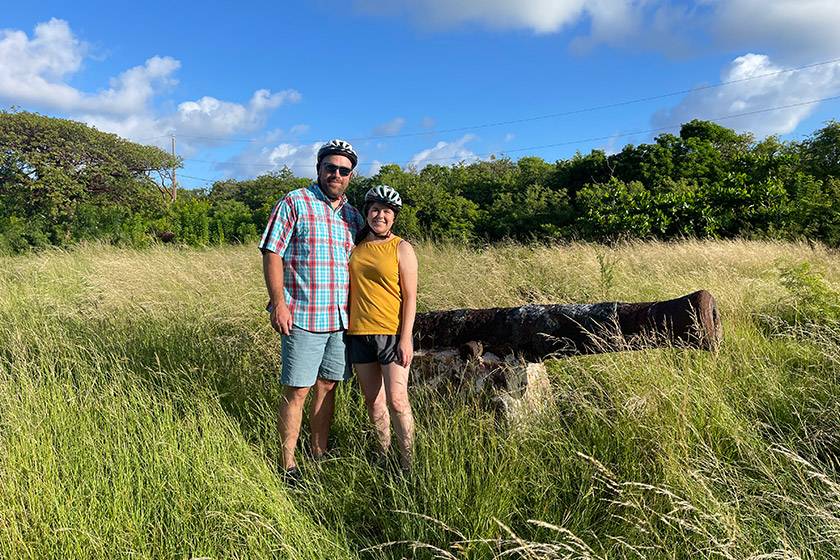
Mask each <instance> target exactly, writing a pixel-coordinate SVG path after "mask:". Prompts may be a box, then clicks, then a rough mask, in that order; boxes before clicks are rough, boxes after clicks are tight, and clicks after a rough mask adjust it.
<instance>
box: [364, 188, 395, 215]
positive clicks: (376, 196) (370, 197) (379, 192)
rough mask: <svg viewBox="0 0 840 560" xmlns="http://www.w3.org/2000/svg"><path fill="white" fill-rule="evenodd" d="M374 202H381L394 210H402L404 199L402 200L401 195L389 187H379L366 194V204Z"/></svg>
mask: <svg viewBox="0 0 840 560" xmlns="http://www.w3.org/2000/svg"><path fill="white" fill-rule="evenodd" d="M373 202H380V203H382V204H385V205H387V206H390V207H391V208H393V209H394V210H399V209H400V208H402V198H400V193H398V192H397V191H395V190H394V189H393V188H391V187H389V186H388V185H377V186H375V187H373V188H372V189H370V190H369V191H368V192H367V194H365V204H370V203H373Z"/></svg>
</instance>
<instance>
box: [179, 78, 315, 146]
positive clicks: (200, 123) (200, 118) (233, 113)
mask: <svg viewBox="0 0 840 560" xmlns="http://www.w3.org/2000/svg"><path fill="white" fill-rule="evenodd" d="M299 100H300V93H298V92H297V91H295V90H284V91H280V92H277V93H271V92H270V91H268V90H265V89H261V90H257V91H256V92H254V95H253V96H252V97H251V100H250V101H249V102H248V104H247V105H241V104H239V103H232V102H230V101H221V100H219V99H216V98H215V97H210V96H204V97H202V98H201V99H198V100H196V101H186V102H184V103H181V104H180V105H178V110H177V112H176V113H175V114H174V115H171V116H170V117H167V118H165V119H164V121H165V122H166V123H167V124H168V125H169V126H170V127H171V128H172V129H173V130H174V131H175V132H176V134H184V135H199V136H200V135H203V136H205V137H213V136H219V137H225V136H231V135H233V134H238V133H242V132H251V131H254V130H257V129H259V128H261V127H262V126H263V125H264V124H265V120H266V118H267V116H268V114H269V113H270V112H271V111H272V110H274V109H276V108H277V107H279V106H280V105H282V104H283V103H285V102H287V101H288V102H292V103H294V102H296V101H299Z"/></svg>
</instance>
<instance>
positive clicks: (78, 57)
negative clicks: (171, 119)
mask: <svg viewBox="0 0 840 560" xmlns="http://www.w3.org/2000/svg"><path fill="white" fill-rule="evenodd" d="M87 51H88V49H87V46H86V45H85V44H84V43H83V42H82V41H81V40H79V39H78V38H76V37H75V36H74V35H73V32H72V31H71V29H70V26H69V25H68V24H67V22H66V21H63V20H60V19H51V20H50V21H48V22H45V23H40V24H38V25H36V26H35V32H34V34H33V36H32V38H31V39H30V38H29V37H28V36H27V35H26V33H24V32H23V31H17V30H3V31H0V98H2V99H5V100H7V101H11V102H12V103H16V104H25V105H35V106H38V107H43V108H46V109H53V110H58V111H65V112H71V113H72V112H90V111H95V112H97V113H123V114H125V113H131V112H136V111H139V110H142V109H144V108H145V107H146V104H147V103H148V102H149V100H150V99H151V98H152V96H153V95H154V94H155V93H156V91H158V90H159V89H161V88H164V87H167V86H170V85H171V84H173V83H174V79H173V78H172V74H173V73H174V72H175V71H176V70H177V69H178V67H179V66H180V62H178V61H177V60H175V59H173V58H170V57H160V56H154V57H152V58H150V59H148V60H147V61H146V62H145V64H143V65H141V66H135V67H134V68H131V69H129V70H126V71H125V72H123V73H122V74H120V75H119V76H117V77H116V78H113V79H112V80H111V83H110V87H109V88H108V89H105V90H103V91H100V92H97V93H86V92H83V91H79V90H78V89H76V88H74V87H72V86H70V85H69V84H68V83H67V82H66V80H67V78H69V77H70V76H72V75H73V74H75V73H76V72H78V71H79V69H80V68H81V66H82V62H83V60H84V58H85V56H86V55H87Z"/></svg>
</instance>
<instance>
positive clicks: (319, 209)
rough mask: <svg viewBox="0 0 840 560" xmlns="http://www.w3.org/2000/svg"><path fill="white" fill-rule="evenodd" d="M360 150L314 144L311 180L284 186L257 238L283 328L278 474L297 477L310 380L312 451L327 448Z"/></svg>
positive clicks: (337, 143)
mask: <svg viewBox="0 0 840 560" xmlns="http://www.w3.org/2000/svg"><path fill="white" fill-rule="evenodd" d="M357 163H358V156H357V155H356V152H355V151H354V150H353V147H352V146H351V145H350V144H348V143H347V142H345V141H343V140H331V141H329V142H327V143H326V144H324V145H323V146H321V148H320V149H319V150H318V157H317V163H316V167H315V168H316V171H317V177H318V179H317V182H316V183H315V184H313V185H311V186H309V187H306V188H301V189H297V190H294V191H292V192H290V193H289V194H287V195H286V196H285V197H284V198H283V199H282V200H280V202H278V203H277V205H276V206H275V207H274V210H273V211H272V212H271V216H270V217H269V220H268V225H267V226H266V228H265V233H263V237H262V240H261V241H260V250H261V251H262V255H263V273H264V275H265V284H266V287H267V288H268V296H269V304H268V308H267V309H268V311H269V313H270V315H271V326H272V327H274V330H276V331H277V332H279V333H280V334H281V346H282V350H281V356H282V362H283V363H282V372H281V375H280V382H281V383H282V385H283V397H282V399H281V402H280V410H279V412H278V418H277V427H278V431H279V433H280V444H281V449H282V463H283V471H282V473H283V477H284V478H285V479H286V480H287V481H288V482H289V483H290V484H295V483H296V482H298V481H299V480H300V470H299V469H298V467H297V463H296V462H295V447H296V446H297V441H298V436H299V434H300V425H301V419H302V415H303V404H304V401H305V400H306V396H307V394H308V393H309V389H310V388H311V387H313V386H314V387H315V390H314V393H313V396H312V405H311V410H310V413H309V425H310V431H311V441H310V447H311V452H312V456H313V457H314V458H318V457H322V456H323V455H324V454H325V453H326V452H327V436H328V435H329V430H330V424H331V423H332V418H333V411H334V408H335V388H336V385H337V382H338V381H342V380H345V379H347V377H348V374H349V371H350V368H349V366H348V364H347V363H346V357H345V351H344V339H343V337H344V330H345V329H346V328H347V326H348V324H349V320H348V315H347V311H348V310H347V298H348V290H349V274H348V269H347V261H348V258H349V256H350V250H351V249H352V248H353V239H354V237H355V235H356V233H357V231H358V230H359V229H360V228H361V227H362V225H363V219H362V217H361V215H360V214H359V212H358V211H357V210H356V209H355V208H353V207H352V206H351V205H350V204H349V203H348V202H347V197H346V196H345V195H344V192H345V191H346V190H347V186H348V185H349V184H350V178H351V177H352V173H353V170H354V169H355V167H356V164H357Z"/></svg>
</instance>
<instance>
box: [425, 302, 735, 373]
mask: <svg viewBox="0 0 840 560" xmlns="http://www.w3.org/2000/svg"><path fill="white" fill-rule="evenodd" d="M721 338H722V327H721V322H720V315H719V314H718V311H717V306H716V304H715V299H714V297H713V296H712V294H710V293H709V292H707V291H706V290H699V291H697V292H694V293H692V294H688V295H686V296H683V297H679V298H676V299H671V300H667V301H652V302H643V303H624V302H602V303H590V304H549V305H535V304H529V305H524V306H521V307H496V308H491V309H454V310H449V311H432V312H428V313H420V314H418V315H417V319H416V321H415V327H414V342H415V348H416V349H419V350H428V349H440V348H461V349H462V351H463V352H464V353H465V355H466V356H468V357H469V356H475V355H476V353H477V354H478V355H480V354H481V353H482V352H484V351H489V352H493V353H495V354H498V355H507V354H510V353H513V354H515V355H517V356H520V357H522V358H524V359H525V360H526V361H529V362H539V361H543V360H545V359H546V358H549V357H565V356H574V355H579V354H596V353H601V352H615V351H622V350H636V349H641V348H650V347H662V346H668V345H677V346H684V347H691V348H700V349H704V350H715V349H716V348H717V347H718V345H719V343H720V341H721Z"/></svg>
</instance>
